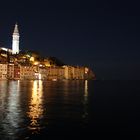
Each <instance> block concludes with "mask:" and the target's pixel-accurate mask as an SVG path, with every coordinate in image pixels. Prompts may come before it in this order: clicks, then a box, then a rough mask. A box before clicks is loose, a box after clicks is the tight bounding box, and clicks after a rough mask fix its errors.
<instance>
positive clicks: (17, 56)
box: [0, 24, 95, 80]
mask: <svg viewBox="0 0 140 140" xmlns="http://www.w3.org/2000/svg"><path fill="white" fill-rule="evenodd" d="M19 37H20V36H19V31H18V25H17V24H16V25H15V28H14V32H13V40H12V49H8V48H5V47H1V48H0V79H8V80H25V79H30V80H31V79H33V80H34V79H38V80H63V79H68V80H74V79H75V80H76V79H77V80H82V79H83V80H85V79H95V74H94V73H93V71H92V70H91V69H90V68H88V67H84V66H71V65H67V64H64V63H63V62H61V61H60V60H58V59H57V58H55V57H42V56H41V55H40V54H39V53H38V52H34V51H23V50H20V49H19Z"/></svg>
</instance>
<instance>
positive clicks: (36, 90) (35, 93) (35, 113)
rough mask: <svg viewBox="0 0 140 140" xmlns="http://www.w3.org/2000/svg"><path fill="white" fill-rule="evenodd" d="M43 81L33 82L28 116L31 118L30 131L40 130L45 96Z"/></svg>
mask: <svg viewBox="0 0 140 140" xmlns="http://www.w3.org/2000/svg"><path fill="white" fill-rule="evenodd" d="M42 84H43V83H42V81H41V80H35V81H33V87H32V96H31V101H30V105H29V112H28V116H29V118H30V121H31V123H30V125H29V129H31V130H38V129H40V123H39V119H40V118H41V117H42V115H43V106H42V95H43V85H42Z"/></svg>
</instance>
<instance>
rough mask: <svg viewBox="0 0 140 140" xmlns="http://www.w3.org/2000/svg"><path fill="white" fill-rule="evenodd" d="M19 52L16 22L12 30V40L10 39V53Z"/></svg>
mask: <svg viewBox="0 0 140 140" xmlns="http://www.w3.org/2000/svg"><path fill="white" fill-rule="evenodd" d="M18 53H19V31H18V24H17V23H16V24H15V28H14V32H13V41H12V54H18Z"/></svg>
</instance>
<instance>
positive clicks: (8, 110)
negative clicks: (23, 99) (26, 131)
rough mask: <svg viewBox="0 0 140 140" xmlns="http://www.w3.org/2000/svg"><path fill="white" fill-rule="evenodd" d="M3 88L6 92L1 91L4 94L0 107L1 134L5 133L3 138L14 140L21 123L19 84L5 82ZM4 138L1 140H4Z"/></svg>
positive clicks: (17, 82)
mask: <svg viewBox="0 0 140 140" xmlns="http://www.w3.org/2000/svg"><path fill="white" fill-rule="evenodd" d="M5 86H6V87H7V90H5V89H3V91H4V92H5V93H4V94H5V96H6V97H5V98H3V101H4V102H3V105H2V106H1V107H2V108H1V114H3V118H1V119H2V127H3V133H6V135H5V136H4V137H6V138H10V137H11V136H12V138H14V139H15V138H16V134H17V132H18V128H19V127H20V123H21V121H22V119H21V118H22V117H21V114H20V103H19V91H20V82H19V81H10V82H5V85H4V86H3V87H5ZM6 92H7V93H6ZM4 94H1V98H2V97H4ZM2 95H3V96H2ZM4 137H3V139H5V138H4Z"/></svg>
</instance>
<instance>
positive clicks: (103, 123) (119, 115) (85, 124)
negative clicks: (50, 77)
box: [0, 80, 140, 140]
mask: <svg viewBox="0 0 140 140" xmlns="http://www.w3.org/2000/svg"><path fill="white" fill-rule="evenodd" d="M139 134H140V81H87V80H86V81H78V80H73V81H41V80H34V81H33V80H32V81H2V80H1V81H0V139H2V140H15V139H35V138H38V139H39V138H40V139H46V138H48V137H58V138H73V139H74V138H82V137H85V138H88V137H92V138H96V139H99V138H104V139H105V138H108V139H112V140H113V139H125V138H129V137H132V138H133V139H138V138H139Z"/></svg>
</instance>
